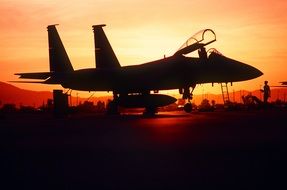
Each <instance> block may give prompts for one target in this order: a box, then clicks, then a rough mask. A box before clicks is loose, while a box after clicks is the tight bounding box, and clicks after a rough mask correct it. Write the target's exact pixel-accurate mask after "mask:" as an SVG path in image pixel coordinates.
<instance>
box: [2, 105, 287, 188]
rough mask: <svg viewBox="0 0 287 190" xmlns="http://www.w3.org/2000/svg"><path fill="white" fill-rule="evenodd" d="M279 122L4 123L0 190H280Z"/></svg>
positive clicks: (95, 119)
mask: <svg viewBox="0 0 287 190" xmlns="http://www.w3.org/2000/svg"><path fill="white" fill-rule="evenodd" d="M286 116H287V110H286V109H270V110H251V111H234V112H227V111H215V112H206V113H201V112H195V113H191V114H186V113H183V112H161V113H159V114H158V115H157V116H156V117H150V118H149V117H144V116H142V115H136V114H131V115H130V114H124V115H120V116H106V115H99V114H82V115H81V114H80V115H79V114H77V115H73V116H69V117H67V118H53V116H52V115H49V114H12V115H7V116H3V117H1V119H0V143H1V144H0V145H1V146H0V150H1V156H0V172H1V173H0V174H1V183H0V189H55V188H57V189H286V187H287V185H286V183H287V182H286V176H287V175H286V174H287V170H286V169H287V167H286V166H287V164H286V158H287V156H286V155H287V154H286V152H287V151H286V145H287V139H286V137H287V136H286V134H287V133H286V131H287V130H286V128H287V125H286V124H287V117H286ZM1 186H2V187H1Z"/></svg>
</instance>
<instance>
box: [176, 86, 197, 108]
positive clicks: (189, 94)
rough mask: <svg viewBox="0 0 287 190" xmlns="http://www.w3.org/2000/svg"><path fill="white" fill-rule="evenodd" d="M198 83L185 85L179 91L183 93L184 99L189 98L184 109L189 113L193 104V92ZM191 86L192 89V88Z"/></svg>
mask: <svg viewBox="0 0 287 190" xmlns="http://www.w3.org/2000/svg"><path fill="white" fill-rule="evenodd" d="M195 86H196V84H194V85H191V86H190V87H189V86H186V87H184V88H183V89H180V91H179V93H180V94H182V99H187V103H186V104H185V105H184V107H183V110H184V111H185V112H187V113H190V112H191V111H192V104H191V102H190V100H192V93H193V90H194V88H195ZM190 88H191V90H190Z"/></svg>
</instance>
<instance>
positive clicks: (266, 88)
mask: <svg viewBox="0 0 287 190" xmlns="http://www.w3.org/2000/svg"><path fill="white" fill-rule="evenodd" d="M261 91H262V92H263V99H264V104H267V103H268V98H269V97H271V91H270V87H269V85H268V81H267V80H266V81H264V87H263V90H261Z"/></svg>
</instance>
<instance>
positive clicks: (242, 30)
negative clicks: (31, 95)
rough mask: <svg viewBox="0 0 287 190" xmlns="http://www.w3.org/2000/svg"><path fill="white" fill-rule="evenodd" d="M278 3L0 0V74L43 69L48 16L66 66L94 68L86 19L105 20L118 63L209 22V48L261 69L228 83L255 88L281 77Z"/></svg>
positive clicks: (284, 18) (286, 19) (135, 59)
mask: <svg viewBox="0 0 287 190" xmlns="http://www.w3.org/2000/svg"><path fill="white" fill-rule="evenodd" d="M286 10H287V1H285V0H274V1H267V0H261V1H258V0H241V1H230V0H211V1H201V0H192V1H190V0H185V1H184V0H177V1H173V0H165V1H158V2H155V1H149V0H124V1H112V0H70V1H64V0H54V1H52V0H49V1H48V0H42V1H40V0H30V1H21V0H0V14H1V17H0V52H1V53H0V64H1V69H0V81H4V82H5V81H9V80H15V79H17V77H16V76H14V75H13V74H14V73H15V72H37V71H48V68H49V65H48V62H49V59H48V48H47V47H48V44H47V43H48V42H47V30H46V27H47V25H49V24H55V23H58V24H60V26H59V27H58V31H59V33H60V36H61V38H62V40H63V43H64V45H65V47H66V50H67V52H68V54H69V56H70V59H71V61H72V64H73V66H74V68H75V69H79V68H86V67H94V66H95V64H94V44H93V32H92V27H91V26H92V25H94V24H103V23H105V24H107V27H105V32H106V34H107V36H108V38H109V40H110V42H111V44H112V46H113V49H114V51H115V53H116V55H117V57H118V59H119V61H120V63H121V65H123V66H124V65H132V64H140V63H144V62H147V61H152V60H154V59H159V58H162V57H163V56H164V55H167V56H170V55H172V54H173V53H174V52H175V51H176V50H177V49H178V48H179V47H180V45H182V43H183V42H184V41H185V40H187V39H188V38H189V37H190V36H191V35H193V34H194V33H196V32H197V31H199V30H201V29H203V28H211V29H213V30H214V31H215V33H216V35H217V42H215V43H213V44H211V45H210V46H209V48H211V47H214V48H216V49H218V50H219V51H220V52H221V53H223V54H224V55H226V56H227V57H231V58H233V59H236V60H239V61H242V62H245V63H248V64H250V65H252V66H255V67H256V68H258V69H260V70H261V71H262V72H263V73H264V75H263V76H262V77H260V78H258V79H255V80H251V81H246V82H240V83H234V84H233V86H232V87H231V89H234V90H240V89H246V90H254V89H258V88H259V87H260V85H261V86H262V84H263V81H264V80H269V82H270V84H271V85H272V84H274V85H277V84H278V82H279V81H284V80H287V76H286V73H287V72H286V71H287V67H286V60H287V54H286V53H287V46H286V44H287V43H286V42H287V13H286ZM16 86H18V87H20V88H26V89H32V90H47V89H50V90H51V89H52V88H51V87H47V86H46V85H38V84H16ZM202 92H204V93H206V92H213V93H219V92H220V87H219V85H215V86H214V87H213V88H211V84H208V85H204V86H199V87H198V88H197V89H196V91H195V93H202Z"/></svg>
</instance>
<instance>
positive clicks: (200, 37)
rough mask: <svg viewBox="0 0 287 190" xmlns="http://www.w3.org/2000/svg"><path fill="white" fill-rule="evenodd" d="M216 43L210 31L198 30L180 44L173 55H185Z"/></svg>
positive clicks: (214, 36) (213, 34)
mask: <svg viewBox="0 0 287 190" xmlns="http://www.w3.org/2000/svg"><path fill="white" fill-rule="evenodd" d="M215 41H216V35H215V33H214V31H213V30H211V29H204V30H200V31H199V32H197V33H196V34H194V35H193V36H191V37H190V38H189V39H188V40H187V41H186V42H184V44H182V45H181V46H180V48H179V50H178V51H177V52H176V53H175V55H185V54H188V53H191V52H193V51H195V50H198V49H199V48H201V47H204V46H206V45H208V44H211V43H212V42H215Z"/></svg>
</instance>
